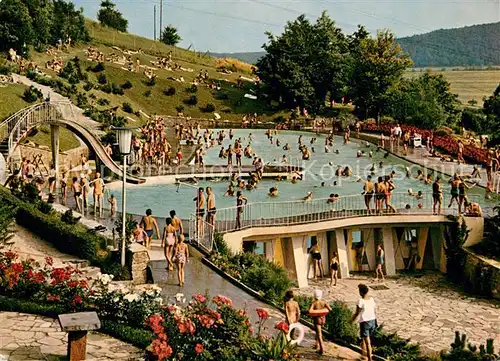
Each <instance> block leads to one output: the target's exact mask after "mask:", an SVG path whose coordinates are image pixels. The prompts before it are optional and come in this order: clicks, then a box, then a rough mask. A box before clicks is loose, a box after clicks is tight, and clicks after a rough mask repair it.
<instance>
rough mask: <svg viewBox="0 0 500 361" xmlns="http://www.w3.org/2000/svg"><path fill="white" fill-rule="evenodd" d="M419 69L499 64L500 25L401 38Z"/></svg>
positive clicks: (463, 28) (468, 27)
mask: <svg viewBox="0 0 500 361" xmlns="http://www.w3.org/2000/svg"><path fill="white" fill-rule="evenodd" d="M398 42H399V44H400V45H401V47H402V48H403V49H404V50H405V51H406V52H408V53H409V54H410V56H411V58H412V59H413V61H414V63H415V66H416V67H430V66H436V67H448V66H484V65H500V22H498V23H491V24H480V25H472V26H466V27H462V28H456V29H440V30H435V31H431V32H430V33H426V34H421V35H414V36H410V37H405V38H400V39H398Z"/></svg>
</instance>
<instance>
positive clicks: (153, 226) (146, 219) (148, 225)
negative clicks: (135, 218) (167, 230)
mask: <svg viewBox="0 0 500 361" xmlns="http://www.w3.org/2000/svg"><path fill="white" fill-rule="evenodd" d="M152 214H153V211H152V210H151V209H146V215H145V216H143V217H142V219H141V222H140V225H141V227H142V228H144V230H145V231H146V233H147V235H148V239H147V241H146V248H149V245H150V244H151V240H152V239H153V233H154V231H156V238H158V239H160V229H159V228H158V223H157V222H156V219H155V218H154V217H153V216H152ZM162 246H163V242H162Z"/></svg>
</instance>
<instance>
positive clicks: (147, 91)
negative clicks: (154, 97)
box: [143, 90, 151, 98]
mask: <svg viewBox="0 0 500 361" xmlns="http://www.w3.org/2000/svg"><path fill="white" fill-rule="evenodd" d="M143 95H144V96H145V97H146V98H149V97H150V96H151V90H146V91H145V92H144V94H143Z"/></svg>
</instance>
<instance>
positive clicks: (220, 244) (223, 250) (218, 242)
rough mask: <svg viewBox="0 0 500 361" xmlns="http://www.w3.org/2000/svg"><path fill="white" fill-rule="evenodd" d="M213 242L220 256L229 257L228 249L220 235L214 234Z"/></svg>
mask: <svg viewBox="0 0 500 361" xmlns="http://www.w3.org/2000/svg"><path fill="white" fill-rule="evenodd" d="M214 242H215V248H216V249H217V252H218V253H219V254H220V255H221V256H229V255H230V252H229V248H228V246H227V243H226V241H224V238H223V237H222V234H220V233H215V235H214Z"/></svg>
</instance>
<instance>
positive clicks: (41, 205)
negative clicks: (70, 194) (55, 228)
mask: <svg viewBox="0 0 500 361" xmlns="http://www.w3.org/2000/svg"><path fill="white" fill-rule="evenodd" d="M37 208H38V210H39V211H40V212H42V213H44V214H50V213H52V211H53V210H54V208H53V207H52V204H50V203H47V202H45V201H42V200H40V201H38V203H37Z"/></svg>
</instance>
